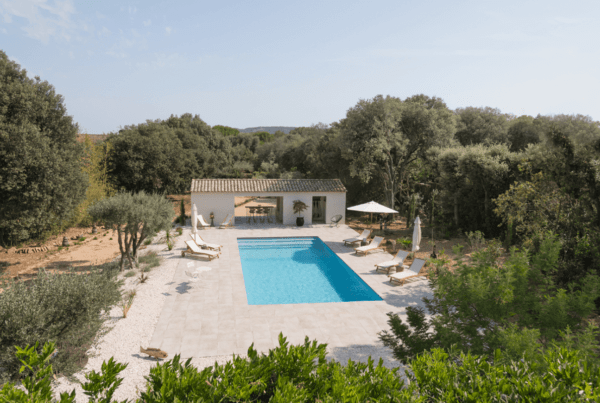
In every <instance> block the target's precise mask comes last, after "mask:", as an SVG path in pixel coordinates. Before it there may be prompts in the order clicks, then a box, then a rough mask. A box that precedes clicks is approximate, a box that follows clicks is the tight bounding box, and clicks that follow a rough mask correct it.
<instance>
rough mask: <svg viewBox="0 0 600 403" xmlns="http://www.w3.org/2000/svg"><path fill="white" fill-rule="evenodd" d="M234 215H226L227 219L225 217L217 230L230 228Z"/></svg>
mask: <svg viewBox="0 0 600 403" xmlns="http://www.w3.org/2000/svg"><path fill="white" fill-rule="evenodd" d="M233 217H234V215H233V214H227V217H225V220H223V222H222V223H221V225H219V228H227V227H231V226H232V224H231V220H233Z"/></svg>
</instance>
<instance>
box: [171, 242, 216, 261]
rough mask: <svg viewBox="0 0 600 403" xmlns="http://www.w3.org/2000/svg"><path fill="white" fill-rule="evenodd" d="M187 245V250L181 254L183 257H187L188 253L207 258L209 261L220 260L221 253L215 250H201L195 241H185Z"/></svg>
mask: <svg viewBox="0 0 600 403" xmlns="http://www.w3.org/2000/svg"><path fill="white" fill-rule="evenodd" d="M185 244H186V245H187V250H184V251H182V252H181V256H183V257H185V254H186V253H189V254H190V255H199V256H206V257H207V258H208V260H213V259H216V258H218V257H219V253H221V252H216V251H214V250H208V249H200V248H199V247H198V245H196V244H195V243H194V241H185Z"/></svg>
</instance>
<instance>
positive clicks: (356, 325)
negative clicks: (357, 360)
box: [150, 225, 432, 359]
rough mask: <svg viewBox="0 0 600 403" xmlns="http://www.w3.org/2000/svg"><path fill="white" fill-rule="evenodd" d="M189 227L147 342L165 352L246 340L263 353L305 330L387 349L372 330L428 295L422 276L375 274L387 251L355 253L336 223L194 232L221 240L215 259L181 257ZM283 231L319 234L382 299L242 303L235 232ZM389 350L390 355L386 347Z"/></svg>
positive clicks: (200, 351)
mask: <svg viewBox="0 0 600 403" xmlns="http://www.w3.org/2000/svg"><path fill="white" fill-rule="evenodd" d="M190 232H191V227H189V226H188V227H187V228H185V229H184V232H183V235H182V236H180V237H177V238H176V245H175V248H174V249H173V251H172V253H171V254H170V255H168V256H167V259H177V260H178V261H179V262H178V263H177V270H176V272H175V275H174V277H173V281H172V282H171V284H170V290H169V292H168V294H167V298H166V301H165V304H164V306H163V309H162V312H161V314H160V317H159V319H158V323H157V324H156V328H155V330H154V334H153V337H152V341H151V343H150V346H151V347H158V348H161V349H162V350H164V351H166V352H168V353H169V356H170V357H172V356H173V355H175V354H181V356H182V358H190V357H212V356H222V355H231V354H242V355H243V354H246V353H247V350H248V347H249V346H250V344H251V343H254V347H255V349H257V350H258V351H259V352H268V350H269V349H272V348H275V347H276V346H278V345H279V342H278V336H279V333H280V332H283V335H284V336H286V337H287V340H288V342H289V343H291V344H298V343H302V342H304V338H305V336H308V337H309V338H310V340H314V339H316V340H317V341H318V342H319V343H327V344H328V351H329V352H330V353H332V352H335V351H336V350H337V351H340V352H343V350H344V349H356V348H357V347H358V348H362V347H371V348H373V347H377V348H379V349H380V350H382V349H384V350H387V349H385V347H383V345H382V343H381V342H380V341H379V340H378V336H377V333H378V332H379V331H381V330H389V325H388V324H387V321H388V317H387V315H386V313H387V312H395V313H398V314H399V315H400V316H401V318H405V317H406V316H405V308H406V307H407V306H416V305H423V302H422V300H421V298H422V297H425V296H427V297H430V296H431V295H432V294H431V290H430V288H429V285H428V282H427V281H417V282H413V283H409V284H407V285H405V286H397V285H396V286H394V285H391V284H390V283H389V281H388V278H387V276H386V275H385V274H383V273H376V272H375V267H374V266H375V264H377V263H381V262H383V261H386V260H390V259H391V255H390V254H389V253H385V252H374V253H370V254H369V255H367V256H357V255H356V254H354V253H353V252H354V250H353V248H351V247H348V246H344V245H343V242H342V240H344V239H347V238H351V237H353V236H356V235H357V234H356V231H354V230H352V229H351V228H349V227H348V226H346V225H340V226H339V227H337V228H336V227H330V226H329V225H313V226H305V227H295V226H282V225H280V226H264V227H257V226H249V225H245V226H244V225H242V226H236V227H235V228H228V229H216V228H210V229H207V230H200V231H199V233H200V235H201V236H202V237H203V239H204V240H205V241H207V242H210V243H218V244H220V245H223V252H222V254H221V257H220V258H218V259H213V260H212V261H208V259H205V258H202V257H191V256H188V255H186V257H185V258H183V257H181V252H182V251H183V250H184V249H185V248H184V246H185V244H184V241H185V240H189V239H190V238H189V233H190ZM283 236H318V237H319V238H321V240H322V241H323V242H325V243H326V244H327V246H329V247H330V248H331V249H332V250H333V251H334V252H335V253H336V254H337V255H338V256H339V257H340V258H341V259H342V260H343V261H344V262H345V263H346V264H347V265H348V266H349V267H350V268H351V269H352V270H354V271H355V272H356V273H357V274H358V275H359V276H360V277H361V278H362V279H363V280H364V281H365V283H367V284H368V285H369V286H370V287H371V288H372V289H373V290H374V291H375V292H376V293H377V294H379V296H380V297H381V298H383V300H382V301H364V302H362V301H360V302H329V303H306V304H282V305H248V301H247V298H246V290H245V286H244V275H243V271H242V263H241V260H240V254H239V250H238V245H237V238H252V237H283ZM197 267H210V268H211V270H209V271H204V272H203V273H202V274H201V275H200V276H199V278H198V281H195V282H194V281H190V280H191V279H190V277H188V276H187V275H186V274H185V271H186V270H193V269H195V268H197ZM382 354H383V355H385V352H384V353H382ZM387 355H388V358H389V351H388V352H387ZM341 356H342V357H343V356H344V355H343V353H342V354H341ZM374 358H376V359H377V357H374ZM346 359H347V358H346Z"/></svg>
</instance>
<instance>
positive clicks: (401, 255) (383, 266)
mask: <svg viewBox="0 0 600 403" xmlns="http://www.w3.org/2000/svg"><path fill="white" fill-rule="evenodd" d="M407 256H408V252H407V251H405V250H399V251H398V253H396V256H394V258H393V259H392V260H388V261H387V262H383V263H379V264H376V265H375V271H379V270H381V271H386V272H387V273H388V274H390V270H391V269H392V268H396V267H399V266H401V265H402V262H403V261H404V259H406V257H407Z"/></svg>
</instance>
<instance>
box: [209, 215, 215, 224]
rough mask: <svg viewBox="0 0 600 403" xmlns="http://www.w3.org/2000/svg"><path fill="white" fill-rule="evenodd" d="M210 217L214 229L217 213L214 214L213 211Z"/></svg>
mask: <svg viewBox="0 0 600 403" xmlns="http://www.w3.org/2000/svg"><path fill="white" fill-rule="evenodd" d="M209 217H210V226H211V227H214V226H215V213H213V212H212V211H211V212H210V215H209Z"/></svg>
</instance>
